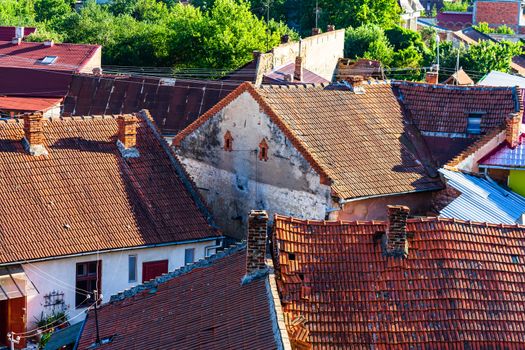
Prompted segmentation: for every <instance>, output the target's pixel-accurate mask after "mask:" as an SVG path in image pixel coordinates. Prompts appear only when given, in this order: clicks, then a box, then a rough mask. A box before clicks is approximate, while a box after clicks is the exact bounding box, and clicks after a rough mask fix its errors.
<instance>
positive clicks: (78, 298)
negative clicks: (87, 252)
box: [75, 260, 102, 309]
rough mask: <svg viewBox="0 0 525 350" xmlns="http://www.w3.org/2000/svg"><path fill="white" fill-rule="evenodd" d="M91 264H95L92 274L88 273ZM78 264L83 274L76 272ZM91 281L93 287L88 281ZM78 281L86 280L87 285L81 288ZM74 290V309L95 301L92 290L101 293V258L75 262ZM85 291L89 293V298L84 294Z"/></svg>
mask: <svg viewBox="0 0 525 350" xmlns="http://www.w3.org/2000/svg"><path fill="white" fill-rule="evenodd" d="M91 264H96V267H95V273H94V274H90V273H89V268H90V265H91ZM79 266H83V269H84V271H83V272H84V273H83V274H79V273H78V269H79ZM92 281H95V288H94V289H93V288H91V283H89V282H92ZM79 282H88V284H87V287H86V288H81V287H80V286H79ZM75 290H76V292H75V309H81V308H85V307H88V306H89V305H91V304H93V303H94V302H95V295H94V291H95V290H97V291H98V294H99V295H100V294H102V260H92V261H83V262H78V263H76V264H75ZM85 292H87V293H89V294H90V297H89V298H87V297H86V296H85V295H84V293H85ZM98 304H100V301H98Z"/></svg>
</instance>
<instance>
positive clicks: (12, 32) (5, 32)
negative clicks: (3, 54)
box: [0, 26, 36, 41]
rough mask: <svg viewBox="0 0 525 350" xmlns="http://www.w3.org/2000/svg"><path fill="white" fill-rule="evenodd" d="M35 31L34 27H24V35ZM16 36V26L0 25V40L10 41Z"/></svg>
mask: <svg viewBox="0 0 525 350" xmlns="http://www.w3.org/2000/svg"><path fill="white" fill-rule="evenodd" d="M34 32H36V28H35V27H24V36H28V35H30V34H33V33H34ZM15 36H16V27H10V26H0V41H11V39H13V38H14V37H15Z"/></svg>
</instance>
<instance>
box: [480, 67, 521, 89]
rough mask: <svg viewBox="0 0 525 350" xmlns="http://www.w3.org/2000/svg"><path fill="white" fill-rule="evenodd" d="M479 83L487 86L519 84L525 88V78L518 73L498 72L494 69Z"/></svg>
mask: <svg viewBox="0 0 525 350" xmlns="http://www.w3.org/2000/svg"><path fill="white" fill-rule="evenodd" d="M478 85H485V86H519V87H520V88H522V89H523V88H525V78H523V77H519V76H517V75H512V74H508V73H503V72H498V71H495V70H493V71H492V72H490V73H489V74H487V75H486V76H485V77H483V78H482V79H481V80H480V81H479V82H478Z"/></svg>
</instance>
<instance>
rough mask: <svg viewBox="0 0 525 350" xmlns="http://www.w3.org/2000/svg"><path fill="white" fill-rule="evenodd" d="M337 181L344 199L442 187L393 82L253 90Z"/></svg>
mask: <svg viewBox="0 0 525 350" xmlns="http://www.w3.org/2000/svg"><path fill="white" fill-rule="evenodd" d="M255 90H256V92H257V94H259V95H260V96H261V97H262V99H263V100H264V101H265V103H267V104H268V106H269V107H270V109H271V111H273V112H274V113H275V114H276V115H277V116H278V118H279V119H280V120H281V121H282V122H283V123H284V125H285V126H286V128H287V129H289V130H290V131H291V132H292V133H293V134H294V135H295V137H296V138H297V139H299V140H300V142H301V143H302V144H303V145H304V146H305V148H306V149H307V150H308V152H309V153H310V154H311V155H312V157H313V158H314V159H315V160H316V161H317V163H318V164H319V165H320V166H321V168H322V169H324V171H325V172H326V173H327V174H328V176H329V177H330V178H331V179H332V180H333V185H332V188H333V189H334V190H335V192H336V193H337V194H338V195H339V196H340V197H341V198H356V197H366V196H375V195H383V194H392V193H402V192H411V191H425V190H431V189H437V188H440V187H441V184H440V182H439V180H437V179H434V178H430V177H429V176H428V175H427V171H426V170H425V167H424V166H423V165H422V162H421V161H420V160H418V159H417V156H416V155H415V153H414V148H415V147H414V145H413V144H412V141H411V137H410V136H409V135H408V134H409V133H408V131H407V130H406V128H405V126H404V124H403V111H402V109H401V106H400V104H399V102H398V100H397V98H396V96H395V94H394V92H393V91H392V87H391V86H390V84H386V83H384V84H383V83H380V84H372V85H366V86H365V87H364V90H365V93H363V94H359V93H354V92H353V91H350V90H349V89H346V88H340V89H339V88H334V87H333V86H330V87H328V88H327V87H324V86H298V87H279V86H267V87H265V86H263V87H258V88H255Z"/></svg>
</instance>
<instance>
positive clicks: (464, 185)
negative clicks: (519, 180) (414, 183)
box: [439, 169, 525, 224]
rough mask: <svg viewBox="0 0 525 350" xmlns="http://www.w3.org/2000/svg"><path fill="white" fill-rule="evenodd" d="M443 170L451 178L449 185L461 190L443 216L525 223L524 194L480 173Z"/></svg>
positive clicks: (479, 220) (448, 180)
mask: <svg viewBox="0 0 525 350" xmlns="http://www.w3.org/2000/svg"><path fill="white" fill-rule="evenodd" d="M439 172H440V173H441V174H442V175H443V176H444V177H445V179H446V180H447V186H450V187H452V188H454V189H456V190H457V191H459V192H461V194H460V195H459V197H458V198H456V199H454V200H453V201H452V202H451V203H450V204H449V205H447V206H446V207H445V208H443V209H442V210H441V211H440V213H439V215H440V216H442V217H445V218H456V219H461V220H471V221H478V222H492V223H496V224H516V223H518V224H521V223H522V216H523V214H525V198H523V197H522V196H520V195H518V194H516V193H514V192H512V191H510V190H506V189H504V188H503V187H501V186H499V185H498V184H497V183H495V182H494V181H489V180H487V179H484V178H482V177H479V176H473V175H467V174H463V173H460V172H456V171H451V170H446V169H440V170H439Z"/></svg>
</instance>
